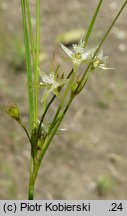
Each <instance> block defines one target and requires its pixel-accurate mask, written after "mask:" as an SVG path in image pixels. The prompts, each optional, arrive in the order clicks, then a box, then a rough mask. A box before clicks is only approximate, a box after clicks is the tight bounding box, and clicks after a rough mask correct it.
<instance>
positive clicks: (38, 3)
mask: <svg viewBox="0 0 127 216" xmlns="http://www.w3.org/2000/svg"><path fill="white" fill-rule="evenodd" d="M39 52H40V0H36V56H35V71H34V83H35V95H34V96H35V98H34V102H35V104H34V106H35V115H34V117H35V119H34V124H35V125H36V123H37V120H38V78H39Z"/></svg>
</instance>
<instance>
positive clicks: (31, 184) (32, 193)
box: [28, 148, 34, 200]
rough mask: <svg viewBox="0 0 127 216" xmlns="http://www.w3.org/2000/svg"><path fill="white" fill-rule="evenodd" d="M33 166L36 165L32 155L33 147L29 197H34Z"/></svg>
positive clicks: (31, 198) (30, 198)
mask: <svg viewBox="0 0 127 216" xmlns="http://www.w3.org/2000/svg"><path fill="white" fill-rule="evenodd" d="M33 167H34V160H33V156H32V148H31V155H30V172H29V173H30V175H29V188H28V199H29V200H33V199H34V176H33Z"/></svg>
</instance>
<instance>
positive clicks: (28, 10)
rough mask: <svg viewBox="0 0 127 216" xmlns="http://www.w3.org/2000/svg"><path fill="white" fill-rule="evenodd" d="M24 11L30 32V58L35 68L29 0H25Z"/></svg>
mask: <svg viewBox="0 0 127 216" xmlns="http://www.w3.org/2000/svg"><path fill="white" fill-rule="evenodd" d="M26 12H27V19H28V26H29V32H30V42H31V52H32V60H33V66H34V70H35V45H34V34H33V28H32V22H31V12H30V5H29V0H26Z"/></svg>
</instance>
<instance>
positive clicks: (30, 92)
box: [21, 0, 34, 131]
mask: <svg viewBox="0 0 127 216" xmlns="http://www.w3.org/2000/svg"><path fill="white" fill-rule="evenodd" d="M21 7H22V20H23V32H24V43H25V53H26V66H27V83H28V85H27V86H28V103H29V115H30V117H29V118H30V130H31V131H32V128H33V122H34V107H33V90H32V67H31V55H30V42H29V36H28V29H27V20H26V7H25V1H24V0H21Z"/></svg>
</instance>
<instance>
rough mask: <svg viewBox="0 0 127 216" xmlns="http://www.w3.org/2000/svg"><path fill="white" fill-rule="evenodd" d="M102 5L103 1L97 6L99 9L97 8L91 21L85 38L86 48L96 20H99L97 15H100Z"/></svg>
mask: <svg viewBox="0 0 127 216" xmlns="http://www.w3.org/2000/svg"><path fill="white" fill-rule="evenodd" d="M102 3H103V0H100V1H99V3H98V5H97V8H96V10H95V13H94V15H93V17H92V19H91V22H90V25H89V28H88V31H87V33H86V36H85V39H84V42H85V44H84V45H85V46H86V44H87V43H88V40H89V37H90V34H91V32H92V29H93V26H94V23H95V20H96V18H97V15H98V13H99V10H100V7H101V5H102Z"/></svg>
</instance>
